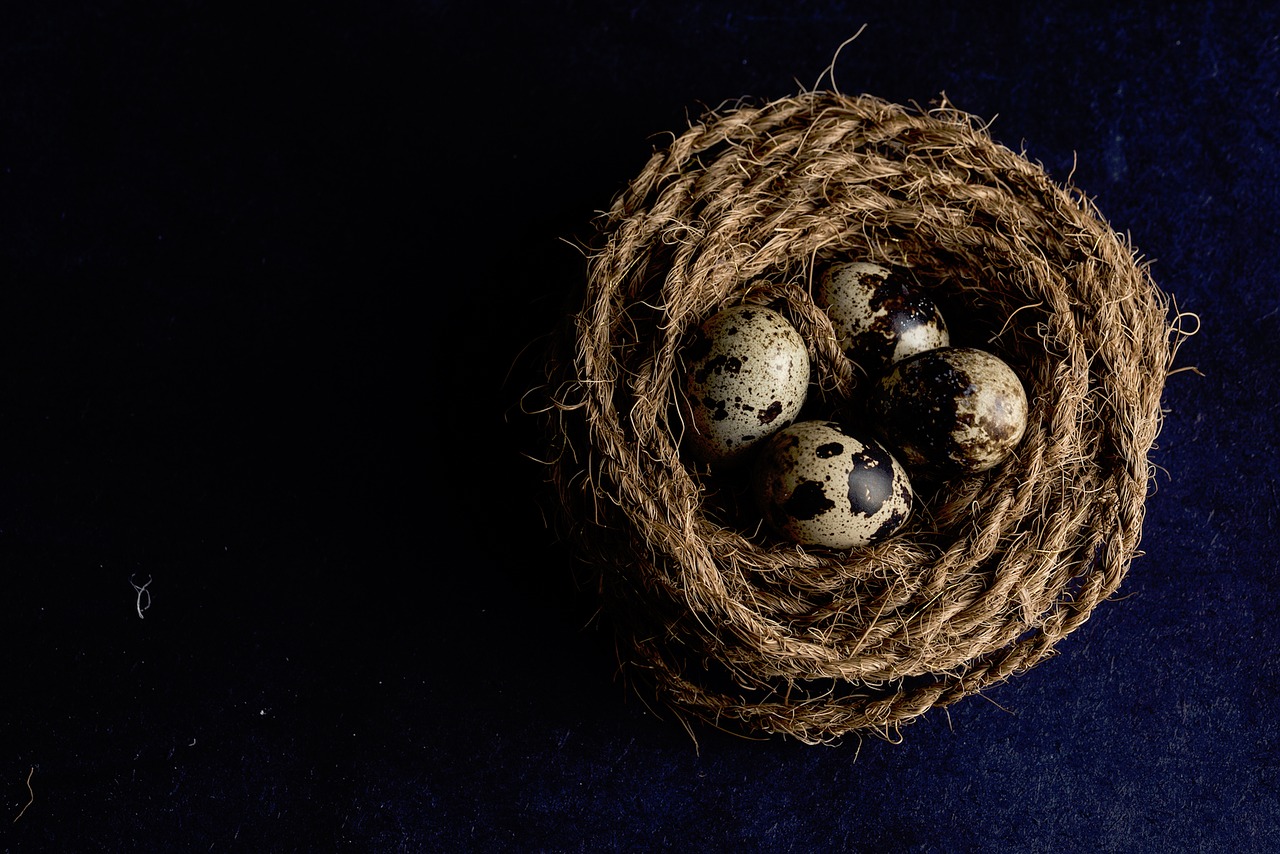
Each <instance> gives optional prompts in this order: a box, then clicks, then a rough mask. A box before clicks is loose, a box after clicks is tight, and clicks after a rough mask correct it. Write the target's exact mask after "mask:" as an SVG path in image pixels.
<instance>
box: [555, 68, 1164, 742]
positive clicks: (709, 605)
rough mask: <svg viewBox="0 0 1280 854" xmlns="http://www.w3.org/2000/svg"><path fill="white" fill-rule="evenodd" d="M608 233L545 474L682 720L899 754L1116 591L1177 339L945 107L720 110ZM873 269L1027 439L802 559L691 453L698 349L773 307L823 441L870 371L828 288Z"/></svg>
mask: <svg viewBox="0 0 1280 854" xmlns="http://www.w3.org/2000/svg"><path fill="white" fill-rule="evenodd" d="M598 225H599V232H598V238H599V239H598V241H597V242H596V244H595V245H593V246H591V247H589V253H588V257H589V262H588V272H587V282H586V291H585V298H584V300H583V304H582V306H581V310H580V311H578V312H577V313H576V314H575V315H574V316H573V317H572V318H571V320H572V328H571V329H569V330H568V332H567V334H566V337H565V338H564V339H563V340H562V342H561V343H562V344H563V349H562V350H560V351H559V353H560V356H559V357H558V358H556V359H553V361H552V364H551V365H550V368H549V371H548V383H547V385H546V386H545V388H544V389H542V392H543V393H545V396H546V406H545V409H544V411H545V413H546V415H547V416H548V420H547V427H548V437H549V442H550V445H551V446H552V447H551V449H552V455H551V457H552V459H551V461H550V462H549V472H550V480H551V482H552V483H553V484H554V485H555V487H556V490H557V493H558V495H559V497H560V499H561V503H562V505H563V513H564V521H565V523H566V524H565V530H566V531H567V533H568V535H569V536H570V537H571V542H572V545H573V547H574V549H575V551H576V552H577V553H578V554H579V555H580V556H581V557H582V558H583V559H584V561H585V565H586V566H588V567H590V569H591V571H592V573H594V575H593V580H594V582H595V584H596V585H597V586H598V590H599V593H600V596H601V599H602V603H603V606H604V612H605V613H606V615H607V617H608V620H609V622H610V624H611V625H612V627H613V628H614V629H615V630H616V632H617V635H618V646H619V650H620V656H621V660H622V663H623V665H624V671H625V672H626V673H627V674H628V677H629V678H631V679H633V680H635V681H636V683H637V685H638V686H639V687H642V688H643V689H644V690H645V691H646V692H649V691H652V692H655V693H656V695H657V696H658V697H659V698H660V699H661V701H662V702H663V703H664V704H666V705H667V706H669V707H670V708H672V709H674V710H676V711H677V713H678V714H679V715H680V717H681V719H682V720H685V721H686V724H687V723H688V721H687V719H688V718H690V717H693V718H701V719H703V720H705V721H708V722H711V723H713V724H715V725H718V726H724V727H727V728H730V729H733V730H736V731H740V732H746V733H751V732H755V733H781V734H785V735H789V736H793V737H795V738H798V739H800V740H802V741H805V742H810V743H818V742H827V741H832V740H835V739H837V738H838V737H840V736H842V735H846V734H850V733H863V732H866V733H875V734H879V735H882V736H884V737H886V738H895V737H896V736H897V733H898V728H899V726H900V725H902V724H903V723H906V722H909V721H912V720H914V719H916V718H918V717H919V716H920V715H922V714H923V713H925V712H926V711H928V710H929V709H931V708H934V707H942V706H946V705H948V704H950V703H954V702H955V701H957V700H959V699H961V698H963V697H965V696H967V695H970V694H973V693H975V692H978V691H981V690H983V689H984V688H987V687H989V686H991V685H994V684H996V683H998V682H1001V681H1002V680H1005V679H1007V678H1008V677H1010V676H1011V675H1013V674H1016V673H1018V672H1020V671H1025V670H1027V669H1028V668H1030V667H1032V666H1034V665H1036V664H1037V663H1039V662H1041V661H1043V660H1044V659H1045V658H1047V657H1049V656H1050V655H1052V654H1053V653H1054V649H1055V645H1056V644H1057V643H1058V642H1059V641H1060V640H1062V639H1063V638H1064V637H1066V636H1067V635H1068V634H1070V633H1071V632H1073V631H1074V630H1076V629H1077V628H1079V627H1080V625H1081V624H1082V623H1084V622H1085V620H1087V619H1088V618H1089V616H1090V614H1091V613H1092V612H1093V610H1094V608H1095V607H1096V606H1097V605H1098V604H1099V603H1101V602H1102V601H1103V600H1105V599H1107V598H1108V597H1110V596H1111V595H1112V594H1113V593H1115V592H1116V590H1117V588H1118V587H1119V586H1120V583H1121V581H1122V579H1123V578H1124V576H1125V573H1126V571H1127V570H1128V568H1129V565H1130V562H1131V560H1132V559H1133V557H1134V556H1135V554H1136V553H1137V548H1138V542H1139V538H1140V535H1141V530H1142V521H1143V510H1144V502H1145V499H1146V495H1147V490H1148V485H1149V482H1150V480H1151V478H1152V474H1153V472H1152V467H1151V465H1150V464H1149V463H1148V459H1147V455H1148V452H1149V450H1150V449H1151V447H1152V444H1153V442H1154V440H1155V439H1156V435H1157V432H1158V431H1159V427H1160V423H1161V408H1160V398H1161V393H1162V389H1163V386H1164V382H1165V378H1166V376H1167V375H1168V373H1169V369H1170V365H1171V360H1172V357H1173V352H1174V350H1176V344H1177V340H1178V334H1179V330H1178V329H1177V322H1176V319H1175V320H1173V321H1171V320H1170V317H1169V301H1168V299H1167V298H1166V297H1165V296H1164V295H1163V294H1162V293H1161V292H1160V290H1159V289H1158V288H1157V287H1156V285H1155V284H1154V283H1153V281H1152V280H1151V278H1150V275H1149V271H1148V269H1147V265H1146V264H1144V263H1143V262H1141V261H1140V260H1139V259H1138V256H1136V255H1135V253H1134V251H1133V250H1132V248H1131V247H1130V245H1129V244H1128V241H1127V239H1125V238H1124V237H1122V236H1120V235H1118V234H1117V233H1116V232H1115V231H1114V230H1113V229H1112V228H1111V227H1110V226H1109V225H1108V224H1107V223H1106V222H1105V221H1104V220H1103V218H1102V217H1101V215H1100V214H1099V212H1098V210H1097V209H1096V208H1095V206H1094V205H1093V203H1092V202H1091V201H1090V200H1089V199H1087V198H1086V197H1085V196H1084V195H1083V194H1082V193H1081V192H1080V191H1078V190H1076V189H1074V188H1072V187H1070V186H1061V185H1059V184H1056V183H1054V182H1053V181H1052V180H1051V179H1050V178H1049V177H1048V176H1047V175H1046V173H1045V172H1044V170H1043V169H1042V168H1041V167H1039V166H1037V165H1035V164H1033V163H1032V162H1030V161H1029V160H1028V159H1026V158H1025V157H1024V156H1023V155H1021V154H1018V153H1015V152H1013V151H1011V150H1009V149H1008V148H1005V147H1003V146H1001V145H999V144H997V143H996V142H994V141H993V140H992V138H991V137H990V136H989V135H988V131H987V129H986V128H985V127H984V126H983V125H982V124H981V123H980V122H978V121H976V120H975V119H974V118H973V117H971V116H969V115H966V114H964V113H961V112H959V111H958V110H956V109H954V108H953V107H951V106H950V105H948V104H947V103H946V102H945V99H944V100H943V102H942V103H941V105H939V106H937V107H935V108H933V109H930V110H922V109H919V108H908V107H904V106H900V105H895V104H890V103H886V102H884V101H881V100H878V99H875V98H871V97H865V96H863V97H850V96H845V95H841V94H838V93H834V92H811V93H802V94H800V95H798V96H795V97H789V98H784V99H782V100H778V101H774V102H771V103H768V104H765V105H763V106H746V105H742V104H738V105H734V106H733V107H731V108H725V109H721V110H713V111H709V112H708V113H707V114H705V115H704V116H703V117H702V118H701V119H700V120H698V121H697V122H696V123H694V124H693V125H692V126H691V127H690V128H689V130H688V131H686V132H684V133H683V134H680V135H678V136H675V137H674V138H673V139H672V140H671V142H670V144H669V145H668V146H666V147H665V148H664V149H662V150H659V151H657V152H656V153H655V154H654V155H653V157H652V159H650V160H649V162H648V164H647V165H646V166H645V167H644V169H643V171H641V172H640V174H639V175H638V176H636V177H635V179H634V180H633V181H632V182H631V183H630V185H629V186H628V187H627V188H626V189H625V191H624V192H623V193H621V195H620V196H619V197H618V198H617V199H616V201H615V203H614V204H613V206H612V209H611V210H609V211H608V212H607V214H605V215H603V216H602V217H601V219H600V221H599V223H598ZM859 259H864V260H872V261H877V262H880V263H887V264H897V265H903V266H907V267H909V268H910V269H911V270H912V271H913V273H914V275H915V276H916V278H917V279H918V280H919V281H920V282H921V283H922V284H923V285H925V286H927V287H928V288H929V289H930V292H931V293H932V294H933V295H934V296H935V298H936V301H937V302H939V304H940V305H941V306H942V308H943V313H944V316H945V317H946V318H947V320H948V323H949V325H950V327H951V330H952V338H953V343H955V344H960V345H967V346H978V347H982V348H984V349H987V350H990V351H991V352H993V353H996V354H998V355H999V356H1000V357H1001V358H1003V359H1004V360H1005V361H1006V362H1008V363H1009V364H1010V365H1011V366H1012V367H1013V368H1014V369H1015V371H1017V373H1018V374H1019V376H1020V377H1021V379H1022V380H1023V384H1024V386H1025V387H1026V390H1027V393H1028V398H1029V400H1030V403H1031V415H1030V423H1029V424H1028V429H1027V434H1026V437H1025V439H1024V440H1023V442H1022V444H1021V445H1020V446H1019V447H1018V449H1017V451H1016V452H1015V454H1014V456H1013V457H1012V458H1010V459H1008V460H1007V461H1006V462H1005V463H1003V464H1002V465H1000V466H999V467H997V468H996V469H994V470H992V471H990V472H986V473H984V474H981V475H975V476H971V477H968V478H964V479H960V480H954V481H949V482H946V483H939V484H916V488H917V493H918V494H919V497H920V509H918V510H917V512H916V513H915V514H914V516H913V520H912V521H911V523H910V524H909V525H908V526H907V528H906V529H905V530H904V531H902V532H901V533H899V534H897V535H895V536H894V537H892V538H890V539H889V540H887V541H885V542H883V543H880V544H877V545H875V546H872V547H870V548H867V549H862V550H854V551H850V552H832V551H825V550H821V549H805V548H801V547H799V546H797V545H795V544H790V543H786V542H783V541H780V540H778V539H776V538H773V537H771V536H770V535H769V534H768V533H766V532H765V531H763V530H762V529H761V527H760V524H759V519H758V517H757V516H753V510H752V508H751V507H750V506H749V501H748V500H747V499H746V498H744V493H743V491H742V489H741V486H742V485H741V483H740V482H739V481H738V480H737V479H736V478H735V476H734V475H732V474H724V473H720V472H715V471H712V470H710V469H708V468H707V467H705V466H701V465H696V464H694V463H692V462H691V461H690V460H689V459H687V458H686V456H684V455H682V453H681V437H682V435H683V431H684V425H683V424H682V423H681V420H680V415H679V407H678V405H677V395H678V394H679V393H680V391H679V389H680V385H681V378H682V373H683V368H682V365H681V346H682V343H683V342H684V341H686V340H687V336H688V333H689V332H690V331H691V330H692V329H693V327H695V326H696V325H698V324H699V323H701V322H702V321H703V320H705V319H706V318H707V317H708V316H710V315H711V314H712V313H713V312H714V311H715V310H716V309H718V308H720V307H723V306H726V305H731V304H734V303H739V302H754V303H759V304H765V305H770V306H772V307H774V308H776V309H778V310H779V311H781V312H782V313H783V314H784V315H785V316H787V317H788V318H789V319H790V320H791V322H792V323H793V324H794V325H795V326H796V328H797V329H798V330H799V331H800V332H801V334H802V335H803V337H804V338H805V339H806V341H807V343H808V346H809V348H810V355H811V358H812V362H813V366H814V367H813V377H812V385H811V389H812V390H811V392H810V396H809V403H808V404H807V408H806V412H805V413H804V414H802V418H804V417H830V416H831V415H832V414H833V413H838V412H842V411H844V409H843V408H844V407H847V406H848V405H849V403H850V401H856V400H857V396H858V392H859V388H860V387H863V386H864V385H865V375H864V374H863V373H862V372H861V371H860V369H859V367H858V366H856V365H854V364H852V363H850V362H849V361H848V360H847V359H846V358H845V357H844V356H843V354H842V353H841V352H840V349H839V347H838V346H837V345H836V342H835V335H834V331H833V329H832V326H831V323H830V321H829V320H828V319H827V318H826V315H825V314H824V313H823V312H822V311H821V310H820V309H818V308H817V307H816V306H815V305H814V302H813V300H812V298H811V292H812V284H813V282H814V281H815V279H816V274H817V272H818V271H820V270H821V268H822V265H823V264H825V263H828V262H833V261H839V260H859Z"/></svg>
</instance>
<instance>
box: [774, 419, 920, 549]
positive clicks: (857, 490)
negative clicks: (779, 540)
mask: <svg viewBox="0 0 1280 854" xmlns="http://www.w3.org/2000/svg"><path fill="white" fill-rule="evenodd" d="M752 475H753V488H754V491H755V497H756V501H757V503H758V505H759V508H760V513H761V515H762V516H763V517H764V520H765V521H766V522H767V523H768V525H769V526H770V527H771V528H772V529H773V530H774V531H775V532H777V533H778V534H779V535H781V536H783V537H785V538H787V539H790V540H793V541H795V542H797V543H800V544H802V545H811V546H826V547H828V548H833V549H850V548H856V547H859V546H866V545H870V544H872V543H875V542H878V541H879V540H882V539H884V538H885V537H888V536H889V535H890V534H893V533H894V532H896V531H897V530H899V529H900V528H901V527H902V526H903V525H904V524H905V523H906V521H907V519H908V517H909V516H910V515H911V506H912V501H913V496H914V493H913V492H912V489H911V483H910V481H909V480H908V476H907V472H906V470H905V469H904V468H903V467H902V465H901V464H900V463H899V462H898V461H897V460H896V459H894V457H893V455H892V454H891V453H890V452H889V451H887V450H886V449H885V448H884V447H883V446H882V445H880V444H879V443H877V442H876V441H875V440H873V439H871V438H869V437H865V436H859V435H855V434H854V433H853V432H851V431H849V430H847V429H846V428H844V427H842V426H841V425H840V424H839V423H838V422H835V421H800V422H797V423H795V424H792V425H791V426H790V427H787V428H786V429H784V430H781V431H779V432H778V433H777V434H776V435H775V436H774V437H773V438H771V439H770V440H769V441H768V443H767V444H766V445H765V446H764V448H763V449H762V450H761V453H760V456H759V457H758V458H757V459H756V462H755V466H754V469H753V471H752Z"/></svg>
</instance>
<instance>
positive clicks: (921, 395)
mask: <svg viewBox="0 0 1280 854" xmlns="http://www.w3.org/2000/svg"><path fill="white" fill-rule="evenodd" d="M868 410H869V412H870V414H871V418H872V421H873V424H874V429H875V431H876V433H877V434H878V435H879V436H880V438H881V439H883V440H884V441H885V443H886V444H887V445H889V447H890V448H892V449H894V450H895V451H896V452H897V453H898V454H899V457H900V458H901V459H902V461H903V462H904V463H905V464H906V465H907V466H908V468H911V469H912V470H913V471H914V470H916V469H923V470H926V471H928V472H930V473H931V474H934V475H937V476H944V477H945V476H953V475H964V474H974V473H977V472H983V471H987V470H988V469H991V468H993V467H995V466H996V465H998V464H999V463H1000V462H1001V461H1003V460H1004V459H1005V458H1006V457H1007V456H1008V455H1009V454H1010V453H1011V452H1012V451H1013V449H1014V448H1016V447H1017V445H1018V443H1019V442H1021V441H1022V437H1023V434H1024V433H1025V432H1026V427H1027V394H1026V391H1025V390H1024V389H1023V387H1022V382H1021V381H1020V380H1019V378H1018V375H1017V374H1016V373H1015V372H1014V370H1013V368H1011V367H1010V366H1009V365H1008V364H1007V363H1005V362H1004V361H1003V360H1002V359H1000V358H999V357H997V356H995V355H993V354H991V353H988V352H987V351H985V350H978V349H974V348H969V347H946V348H941V349H937V350H930V351H928V352H925V353H920V354H917V355H916V356H913V357H912V358H910V359H907V360H905V361H902V362H899V363H898V364H896V365H894V366H893V368H892V369H891V370H889V371H888V372H887V373H886V374H885V375H884V376H883V377H882V378H881V379H880V381H879V382H878V383H877V385H876V386H875V388H873V389H872V392H871V395H870V399H869V401H868Z"/></svg>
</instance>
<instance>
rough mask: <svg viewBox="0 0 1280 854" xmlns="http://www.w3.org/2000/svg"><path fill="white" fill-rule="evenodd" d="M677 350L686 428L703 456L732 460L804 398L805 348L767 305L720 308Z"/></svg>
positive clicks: (791, 416)
mask: <svg viewBox="0 0 1280 854" xmlns="http://www.w3.org/2000/svg"><path fill="white" fill-rule="evenodd" d="M682 356H683V359H684V369H685V374H684V389H683V391H684V395H683V400H682V406H683V412H684V415H685V436H686V441H687V443H688V447H689V449H690V451H691V452H692V454H693V455H694V456H695V457H696V458H697V459H699V460H702V461H703V462H707V463H715V464H721V465H725V464H732V463H735V462H737V461H738V460H740V459H742V458H743V457H745V456H746V455H747V454H748V453H749V452H750V451H751V450H752V449H753V448H755V447H757V446H758V445H759V444H760V443H761V442H763V441H765V440H766V439H768V438H769V437H770V436H772V435H773V434H774V433H776V432H778V431H779V430H781V429H782V428H784V427H786V426H787V425H788V424H790V423H791V422H793V421H795V419H796V416H797V415H798V414H799V413H800V408H801V407H802V406H804V402H805V398H806V396H807V394H808V390H809V351H808V349H807V348H806V347H805V343H804V339H803V338H802V337H801V336H800V333H799V332H797V331H796V329H795V327H794V326H792V325H791V323H790V322H789V321H788V320H787V319H786V318H785V317H784V316H783V315H782V314H780V313H779V312H776V311H774V310H773V309H770V308H766V307H764V306H758V305H737V306H730V307H728V308H724V309H721V310H720V311H719V312H717V313H716V314H714V315H712V316H711V317H710V318H709V319H708V320H707V321H705V322H704V323H703V324H702V325H701V326H699V327H698V328H697V329H696V330H695V331H694V333H693V334H692V335H691V337H690V339H689V341H688V342H687V344H686V345H685V347H684V350H683V351H682Z"/></svg>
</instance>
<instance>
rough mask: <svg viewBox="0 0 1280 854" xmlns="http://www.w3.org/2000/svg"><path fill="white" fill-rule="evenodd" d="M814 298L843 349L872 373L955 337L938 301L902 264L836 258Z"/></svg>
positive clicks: (826, 270) (944, 345) (854, 360)
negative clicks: (836, 260) (933, 298)
mask: <svg viewBox="0 0 1280 854" xmlns="http://www.w3.org/2000/svg"><path fill="white" fill-rule="evenodd" d="M814 301H815V302H816V303H817V304H818V306H819V307H820V308H822V309H824V310H825V311H826V312H827V316H828V317H830V318H831V323H832V325H834V326H835V329H836V336H837V338H838V340H839V342H840V347H841V349H843V350H844V354H845V355H846V356H847V357H848V358H849V359H850V361H852V362H854V363H855V364H857V365H859V366H861V367H862V369H863V370H865V371H866V372H867V373H869V374H877V373H879V372H880V371H881V370H882V369H883V368H885V367H886V366H887V365H890V364H892V363H894V362H900V361H902V360H903V359H906V358H909V357H910V356H914V355H915V354H916V353H923V352H924V351H926V350H933V349H936V348H938V347H946V346H948V345H949V344H950V343H951V337H950V335H949V333H948V332H947V324H946V323H945V322H944V321H943V319H942V313H941V312H940V311H938V307H937V305H936V304H935V303H934V302H933V300H932V299H931V298H930V297H929V295H928V294H926V293H925V292H924V291H923V290H922V289H921V288H920V286H919V285H918V284H916V282H915V281H914V280H913V279H912V278H911V276H910V274H909V273H908V272H907V271H906V270H905V269H902V268H890V267H885V266H881V265H880V264H872V263H870V262H868V261H851V262H846V263H840V264H833V265H831V266H830V267H827V268H826V269H825V270H824V271H823V273H822V275H821V277H820V278H819V281H818V291H817V293H816V294H815V295H814Z"/></svg>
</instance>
